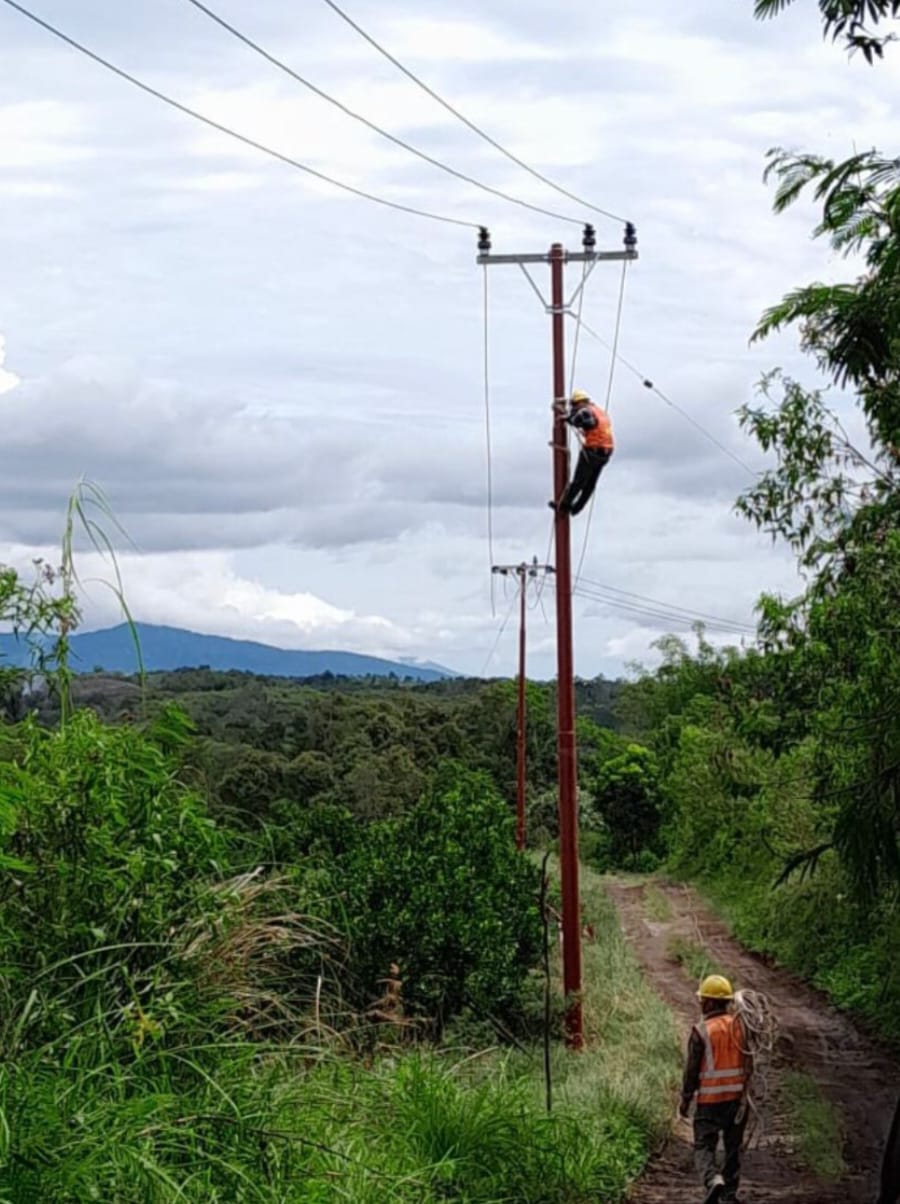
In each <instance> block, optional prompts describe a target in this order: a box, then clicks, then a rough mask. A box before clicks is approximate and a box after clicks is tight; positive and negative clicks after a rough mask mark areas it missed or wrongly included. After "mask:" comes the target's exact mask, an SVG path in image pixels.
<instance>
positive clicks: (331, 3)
mask: <svg viewBox="0 0 900 1204" xmlns="http://www.w3.org/2000/svg"><path fill="white" fill-rule="evenodd" d="M325 3H326V4H327V5H328V7H329V8H330V9H331V10H332V12H334V13H336V14H337V15H338V16H339V17H340V18H341V20H342V21H346V23H347V24H348V25H349V26H350V28H351V29H353V30H355V31H356V33H358V34H359V36H360V37H361V38H363V39H364V40H365V41H367V42H368V43H369V45H370V46H372V47H373V48H374V49H375V50H377V51H378V53H379V54H380V55H383V56H384V58H386V59H387V61H388V62H389V63H392V64H393V65H394V66H395V67H396V68H397V70H398V71H401V72H402V73H403V74H404V75H405V76H406V78H407V79H410V80H412V82H413V83H414V84H416V85H417V86H418V87H419V88H421V89H422V91H423V92H427V94H428V95H429V96H430V97H431V99H432V100H435V101H437V103H438V104H439V105H440V106H441V107H442V108H444V109H446V110H447V112H448V113H452V114H453V116H454V117H455V118H456V119H457V120H458V121H461V122H462V123H463V125H465V126H467V127H468V128H469V129H470V130H471V131H472V133H473V134H477V135H478V137H479V138H482V139H483V140H484V141H485V142H487V143H488V144H489V145H490V146H492V147H493V148H494V150H498V151H499V152H500V154H501V155H505V156H506V158H507V159H509V160H510V161H511V162H512V163H515V165H516V166H517V167H521V168H522V170H523V171H527V172H528V174H529V175H531V176H534V178H535V179H536V180H540V181H541V183H542V184H546V185H547V187H548V188H552V189H553V190H554V192H558V193H559V194H560V195H561V196H564V197H568V199H569V200H570V201H574V202H575V203H576V204H578V205H582V206H583V207H584V208H585V209H591V210H593V212H594V213H600V214H602V216H603V217H608V218H610V219H611V220H612V221H614V222H622V223H624V221H625V218H623V217H619V216H618V214H615V213H610V212H609V210H608V209H601V208H600V206H599V205H592V204H591V202H590V201H586V200H584V199H583V198H582V197H580V196H577V195H576V194H575V193H574V192H570V191H569V190H568V189H567V188H563V187H562V185H560V184H557V183H555V181H553V180H551V179H549V177H547V176H545V175H543V174H542V173H541V172H539V171H538V170H537V169H536V168H534V167H531V166H530V165H529V164H528V163H525V162H524V161H523V160H522V159H520V158H519V157H518V156H517V155H514V154H513V153H512V151H510V150H507V149H506V147H505V146H503V145H502V143H500V142H498V141H497V140H496V139H495V138H492V137H491V136H490V134H488V133H486V132H485V131H484V130H483V129H482V128H481V126H478V125H476V124H475V122H474V121H470V120H469V118H468V117H466V116H465V115H464V114H463V113H461V112H460V111H459V109H457V108H455V107H454V106H453V105H452V104H450V102H449V101H447V100H444V98H443V96H441V95H439V94H438V93H437V92H435V90H434V89H433V88H430V87H429V86H428V84H426V83H425V81H424V80H423V79H421V78H420V77H419V76H418V75H416V74H415V73H414V72H413V71H410V69H409V68H408V67H406V66H404V64H403V63H401V62H400V60H399V59H398V58H395V56H394V55H393V54H391V53H390V51H389V50H387V49H385V47H384V46H382V45H381V43H380V42H377V41H376V40H375V38H373V37H372V35H371V34H370V33H367V32H366V30H365V29H363V27H362V26H361V25H358V24H357V23H356V21H354V20H353V18H352V17H351V16H350V15H349V14H348V13H345V12H344V10H343V9H342V8H341V7H340V6H339V5H338V4H336V3H335V0H325Z"/></svg>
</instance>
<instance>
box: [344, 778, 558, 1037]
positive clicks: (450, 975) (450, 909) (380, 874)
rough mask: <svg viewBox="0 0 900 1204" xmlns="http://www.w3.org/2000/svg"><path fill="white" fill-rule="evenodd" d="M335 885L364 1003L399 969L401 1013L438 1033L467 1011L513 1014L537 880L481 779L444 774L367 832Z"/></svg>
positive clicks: (532, 927)
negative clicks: (411, 804) (405, 808)
mask: <svg viewBox="0 0 900 1204" xmlns="http://www.w3.org/2000/svg"><path fill="white" fill-rule="evenodd" d="M333 875H334V879H333V880H334V887H335V892H336V895H338V896H339V898H340V914H341V916H343V917H344V918H345V922H346V923H347V924H348V926H349V934H350V943H351V948H352V957H353V968H354V973H355V975H356V977H357V981H358V983H359V984H360V991H361V993H362V995H363V998H367V999H368V1000H369V1001H371V1000H373V999H374V998H376V997H377V995H378V994H380V990H379V987H378V983H379V980H382V979H384V977H385V976H386V975H387V974H388V972H389V970H390V966H391V964H392V963H396V964H397V965H399V967H400V975H401V978H402V980H403V996H404V999H405V1001H406V1004H407V1006H408V1008H409V1009H410V1010H411V1011H412V1012H413V1013H415V1014H418V1015H420V1016H426V1017H429V1018H430V1019H431V1020H432V1021H433V1022H434V1023H435V1025H436V1026H437V1028H438V1029H440V1028H441V1027H442V1026H443V1024H444V1023H446V1021H448V1020H449V1019H450V1018H451V1017H452V1016H454V1015H456V1014H457V1013H458V1012H460V1011H461V1010H463V1009H464V1008H466V1007H470V1008H472V1009H474V1010H475V1011H476V1012H478V1013H481V1014H482V1015H488V1016H501V1015H504V1014H506V1013H508V1012H509V1011H510V1010H511V1009H513V1008H514V1006H515V1004H516V1002H517V1001H518V999H519V996H520V992H521V990H522V986H523V984H524V980H525V977H526V975H527V973H528V970H529V969H530V968H531V967H532V966H533V965H534V964H535V962H536V960H537V956H538V952H539V949H540V918H539V915H538V908H537V896H538V873H537V869H536V868H535V866H534V865H533V864H532V863H531V862H530V861H528V860H527V859H525V858H524V857H522V856H521V854H519V853H517V851H516V849H515V836H514V821H513V818H512V814H511V812H510V810H509V808H508V806H507V805H506V803H505V802H504V801H503V799H502V798H501V797H500V796H499V794H498V793H497V791H496V789H495V788H494V786H493V785H492V783H491V782H490V780H489V779H488V778H487V777H486V776H484V775H482V774H477V773H472V772H470V771H468V770H465V769H463V768H461V767H459V766H453V765H447V766H445V767H443V768H442V769H441V771H440V773H439V774H438V775H437V779H436V781H435V783H434V785H433V786H432V787H431V789H430V791H429V792H428V794H427V795H426V797H425V798H424V799H423V801H422V803H421V804H420V805H419V806H418V807H416V808H415V809H414V810H413V811H411V812H409V813H408V814H406V815H403V816H401V817H399V818H398V819H395V820H388V821H384V822H382V823H380V824H374V825H372V826H371V827H370V828H369V829H368V830H367V831H366V832H365V834H361V835H360V839H359V841H358V842H357V844H356V846H355V847H354V848H353V850H352V851H351V852H350V853H349V854H348V855H347V856H345V857H343V858H340V859H339V860H338V861H337V862H336V863H335V864H334V866H333Z"/></svg>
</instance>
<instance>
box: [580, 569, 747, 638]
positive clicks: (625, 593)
mask: <svg viewBox="0 0 900 1204" xmlns="http://www.w3.org/2000/svg"><path fill="white" fill-rule="evenodd" d="M582 581H583V583H584V584H585V585H586V586H588V587H589V588H590V589H594V590H604V591H605V592H607V593H611V594H618V595H620V596H621V597H623V598H633V599H635V600H636V601H638V602H648V603H650V604H651V605H652V606H659V607H662V608H663V609H665V610H671V611H680V612H681V613H682V614H684V615H687V616H688V617H690V618H692V619H709V620H710V621H711V622H713V623H722V624H724V625H725V626H728V627H744V628H746V629H747V631H751V632H755V631H756V628H755V627H754V626H753V625H752V624H751V623H744V622H741V621H740V620H739V619H723V618H722V617H721V615H711V614H708V613H706V612H704V611H702V610H694V609H693V608H691V607H689V606H678V605H676V604H675V603H674V602H664V601H662V599H660V598H651V597H648V595H647V594H636V593H634V592H633V591H632V590H627V589H619V588H618V587H617V586H615V585H604V584H603V583H602V582H600V581H591V580H590V579H589V578H587V577H582Z"/></svg>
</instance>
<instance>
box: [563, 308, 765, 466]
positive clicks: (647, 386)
mask: <svg viewBox="0 0 900 1204" xmlns="http://www.w3.org/2000/svg"><path fill="white" fill-rule="evenodd" d="M581 325H582V326H583V328H584V329H585V330H586V331H587V332H588V334H589V335H590V336H591V338H594V339H596V340H597V342H598V343H601V344H602V345H603V346H604V347H605V348H606V349H607V351H610V352H613V348H612V346H611V344H610V343H608V342H607V340H606V339H604V337H603V336H602V335H601V334H598V333H597V331H596V330H594V329H593V327H591V326H589V325H588V324H587V322H584V321H582V323H581ZM613 354H615V358H616V359H617V360H618V362H619V363H620V364H621V365H622V366H623V367H624V368H627V369H628V371H629V372H630V373H631V374H632V375H633V376H635V377H637V379H638V380H639V381H640V382H641V384H642V385H643V386H644V388H645V389H649V390H650V392H651V393H655V394H656V396H657V397H658V398H659V399H660V400H661V401H663V402H665V404H666V405H667V406H671V408H672V409H673V410H675V411H676V412H677V413H678V414H680V415H681V416H682V418H684V419H686V420H687V421H688V422H689V423H690V424H691V426H693V427H695V428H696V429H697V430H698V431H699V432H700V434H701V435H703V436H704V438H706V439H708V440H709V441H710V443H712V444H714V446H716V447H717V448H718V449H719V451H720V452H723V453H724V454H725V455H726V456H728V457H729V459H731V460H733V461H734V462H735V464H737V465H739V467H741V468H743V470H744V472H746V473H748V474H749V475H750V476H751V477H753V478H754V480H755V479H756V477H758V476H759V473H758V472H757V471H756V470H755V469H753V468H751V467H750V465H749V464H748V463H747V461H746V460H742V459H741V457H740V456H739V455H737V453H736V452H733V451H732V450H731V448H730V447H727V446H726V445H725V444H724V443H722V441H721V440H720V439H717V438H716V436H715V435H713V434H712V432H711V431H708V430H707V429H706V427H705V426H703V424H702V423H700V422H698V421H697V419H696V418H694V417H693V415H691V414H689V413H688V412H687V410H685V409H682V407H681V406H680V405H678V403H677V402H675V401H673V400H672V398H671V397H669V396H667V395H666V394H665V393H663V391H662V389H659V388H657V386H656V385H655V384H654V383H653V381H652V380H650V379H649V378H648V377H646V376H644V374H643V372H641V371H640V369H639V368H636V367H635V366H634V364H632V363H630V361H629V360H627V359H626V358H625V356H624V355H620V354H619V353H618V352H613Z"/></svg>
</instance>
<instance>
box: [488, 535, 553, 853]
mask: <svg viewBox="0 0 900 1204" xmlns="http://www.w3.org/2000/svg"><path fill="white" fill-rule="evenodd" d="M493 571H494V572H495V573H499V574H500V575H501V576H503V577H508V576H510V575H511V574H513V573H514V574H515V575H516V576H517V577H518V578H519V701H518V706H517V708H516V848H517V849H519V850H520V851H521V850H523V849H524V848H525V683H526V677H525V611H526V607H525V595H526V592H527V586H528V578H529V577H531V578H534V577H537V575H538V573H552V572H554V571H555V570H554V569H553V567H552V565H549V564H538V558H537V556H535V558H534V560H533V561H532V562H531V564H525V562H524V561H523V562H522V563H521V564H495V565H494V566H493Z"/></svg>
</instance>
